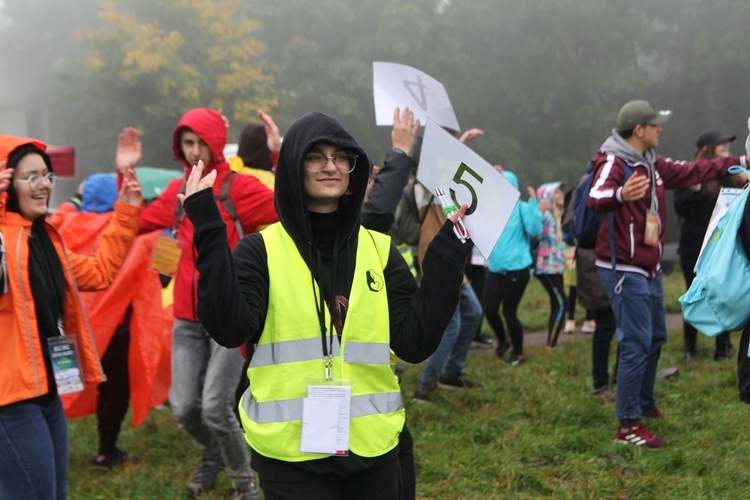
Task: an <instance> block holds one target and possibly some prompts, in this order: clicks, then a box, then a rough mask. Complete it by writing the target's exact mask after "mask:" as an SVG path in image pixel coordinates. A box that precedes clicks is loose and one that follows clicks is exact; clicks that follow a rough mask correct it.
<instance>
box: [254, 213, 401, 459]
mask: <svg viewBox="0 0 750 500" xmlns="http://www.w3.org/2000/svg"><path fill="white" fill-rule="evenodd" d="M261 235H262V236H263V241H264V244H265V247H266V255H267V265H268V274H269V278H270V279H269V287H268V288H269V289H268V312H267V315H266V321H265V325H264V329H263V332H262V334H261V336H260V339H259V341H258V346H257V347H256V350H255V353H254V354H253V358H252V360H251V362H250V366H249V368H248V370H247V374H248V378H249V380H250V386H249V388H248V389H247V391H246V392H245V394H244V395H243V397H242V402H241V404H240V419H241V421H242V426H243V428H244V430H245V438H246V440H247V441H248V443H249V444H250V446H251V447H252V448H253V449H254V450H256V451H257V452H258V453H260V454H262V455H264V456H267V457H270V458H275V459H277V460H284V461H289V462H299V461H306V460H313V459H319V458H325V457H327V456H328V455H322V454H316V453H302V452H301V451H300V436H301V427H302V426H301V420H302V408H303V399H304V398H305V397H306V396H307V387H308V385H310V384H320V383H322V382H321V380H322V379H323V377H324V375H325V363H324V359H323V349H322V339H321V332H320V326H319V320H318V316H317V308H316V301H315V294H314V293H313V285H312V277H311V274H310V270H309V268H308V267H307V264H306V263H305V261H304V260H303V259H302V257H301V255H300V253H299V251H298V250H297V247H296V245H295V244H294V241H293V240H292V239H291V237H290V236H289V235H288V234H287V233H286V231H284V229H283V227H282V226H281V224H279V223H276V224H274V225H271V226H269V227H268V228H266V229H264V230H263V231H262V232H261ZM390 249H391V243H390V238H389V237H388V236H385V235H383V234H380V233H371V232H369V231H367V230H365V229H363V228H360V230H359V235H358V242H357V255H356V260H355V268H354V278H353V281H352V286H351V290H350V297H348V305H347V312H346V321H345V323H344V329H343V332H342V336H341V342H340V343H339V339H338V337H337V336H336V334H335V333H334V334H333V344H334V347H333V358H332V362H333V367H332V370H333V378H334V379H341V380H344V381H346V382H345V383H347V384H349V385H351V387H352V400H351V415H350V429H349V449H350V450H351V451H352V452H353V453H356V454H357V455H360V456H363V457H376V456H380V455H382V454H384V453H386V452H388V451H390V450H391V449H393V448H394V447H395V446H396V445H397V443H398V435H399V433H400V432H401V429H402V428H403V425H404V417H405V415H404V404H403V401H402V398H401V391H400V388H399V385H398V380H397V378H396V376H395V375H394V373H393V371H392V369H391V350H390V322H389V310H388V296H387V290H386V286H385V279H384V271H383V270H384V268H385V266H386V264H387V262H388V258H389V255H390ZM315 293H316V294H318V296H319V293H320V292H319V289H317V286H316V290H315ZM325 312H326V320H325V324H326V325H330V314H329V312H328V309H327V308H326V311H325ZM329 335H330V332H329ZM329 341H330V337H328V336H327V337H326V342H329ZM316 379H318V380H316Z"/></svg>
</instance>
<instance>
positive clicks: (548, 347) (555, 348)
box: [544, 344, 560, 352]
mask: <svg viewBox="0 0 750 500" xmlns="http://www.w3.org/2000/svg"><path fill="white" fill-rule="evenodd" d="M559 350H560V347H559V346H557V345H549V344H547V345H545V346H544V352H552V351H559Z"/></svg>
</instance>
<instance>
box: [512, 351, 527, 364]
mask: <svg viewBox="0 0 750 500" xmlns="http://www.w3.org/2000/svg"><path fill="white" fill-rule="evenodd" d="M525 362H526V358H524V357H523V356H516V355H515V354H514V355H513V356H511V357H510V359H508V364H509V365H510V366H518V365H520V364H521V363H525Z"/></svg>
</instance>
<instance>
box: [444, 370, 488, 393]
mask: <svg viewBox="0 0 750 500" xmlns="http://www.w3.org/2000/svg"><path fill="white" fill-rule="evenodd" d="M438 387H440V388H441V389H447V390H449V391H457V390H459V389H481V388H482V387H484V385H483V384H481V383H479V382H474V381H472V380H469V379H468V378H466V376H465V375H464V374H463V373H462V374H460V375H458V376H457V377H446V376H445V375H440V377H439V378H438Z"/></svg>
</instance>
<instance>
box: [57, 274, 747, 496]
mask: <svg viewBox="0 0 750 500" xmlns="http://www.w3.org/2000/svg"><path fill="white" fill-rule="evenodd" d="M665 282H666V283H665V288H666V289H667V297H668V298H667V302H668V303H669V302H671V301H673V302H676V298H677V296H679V294H680V293H682V291H683V290H684V285H683V283H682V277H681V276H680V275H678V274H673V275H672V276H669V277H667V279H666V280H665ZM524 303H525V304H524V310H523V311H522V313H521V317H522V320H523V323H524V325H525V326H526V328H527V329H540V328H542V327H543V325H544V324H545V321H546V319H545V314H544V312H545V310H546V308H547V303H546V297H545V295H544V292H543V291H542V290H541V287H540V286H538V283H536V282H535V281H533V280H532V282H531V284H530V287H529V289H528V291H527V296H526V297H525V300H524ZM669 307H670V308H672V307H674V304H672V305H670V306H669ZM580 313H581V314H582V311H581V312H580ZM681 337H682V336H681V332H676V331H673V332H671V339H670V341H669V342H668V344H667V346H666V348H665V350H664V352H663V355H662V361H661V365H660V367H661V368H665V367H671V366H676V367H679V368H680V372H679V375H678V376H676V377H673V378H670V379H667V380H664V381H660V382H658V383H657V386H656V390H657V396H658V398H659V406H660V409H661V411H662V412H663V413H664V414H665V415H666V417H667V419H666V420H665V421H658V422H649V423H648V425H649V427H650V428H652V430H654V431H655V432H657V433H658V434H660V435H662V436H663V437H665V438H666V439H667V441H668V445H667V446H666V447H665V448H663V449H660V450H649V449H640V448H636V447H633V446H627V445H619V444H617V443H615V442H614V434H615V428H616V425H617V424H616V420H615V418H614V407H613V404H612V403H607V402H605V401H602V400H600V399H598V398H595V397H593V396H591V395H590V389H591V379H590V375H589V372H590V346H591V345H590V341H588V340H587V341H582V342H577V343H571V344H564V345H563V346H562V347H561V350H559V351H557V352H553V353H550V354H546V353H544V352H543V351H542V350H541V348H529V349H527V356H528V360H529V361H528V362H527V363H526V364H524V365H520V366H517V367H511V366H509V365H508V364H506V363H503V362H500V361H499V360H497V359H496V358H495V357H494V356H493V353H492V350H476V351H472V353H471V354H470V358H469V360H468V362H467V366H466V369H467V372H468V373H469V374H470V376H471V377H472V378H475V379H478V380H481V381H482V382H484V384H485V388H484V389H483V390H480V391H472V392H464V391H439V392H438V394H437V396H438V397H437V399H436V401H435V402H434V403H430V404H416V403H408V404H407V420H408V424H409V427H410V429H411V432H412V433H413V435H414V439H415V456H416V462H417V475H418V476H417V481H418V484H417V493H418V497H419V498H434V499H458V498H469V499H473V498H540V497H552V498H618V499H623V498H632V499H635V498H639V499H640V498H750V446H749V445H748V443H750V426H748V421H749V419H748V416H749V415H750V407H748V406H747V405H743V404H741V403H739V402H738V398H737V384H736V373H735V364H734V363H733V362H728V361H725V362H721V363H717V362H714V361H709V359H710V353H711V352H712V348H711V340H710V339H707V338H702V337H701V338H699V358H700V359H701V360H703V361H702V362H700V363H699V364H697V365H692V366H690V367H684V366H683V365H682V338H681ZM733 340H734V343H735V345H737V343H738V340H739V339H738V337H737V336H736V335H735V336H734V339H733ZM420 373H421V366H415V365H406V366H405V367H404V372H403V377H404V378H403V388H404V393H405V400H406V401H409V400H410V399H411V390H412V389H413V388H414V387H415V385H416V382H417V379H418V377H419V374H420ZM70 442H71V452H70V477H69V485H70V498H72V499H78V498H92V499H93V498H100V499H114V498H184V497H185V494H184V484H185V482H186V480H187V478H188V477H189V475H190V474H191V472H192V470H193V468H194V466H195V464H196V462H197V458H198V450H197V446H196V445H195V444H194V443H193V442H192V440H191V439H189V438H188V437H187V435H186V434H185V433H184V431H182V430H180V429H178V427H177V425H176V423H175V420H174V418H173V417H172V415H171V413H170V411H169V409H168V408H167V409H164V410H155V411H153V412H152V413H151V415H150V416H149V418H148V419H147V421H146V423H145V424H144V425H142V426H140V427H138V428H136V429H130V428H127V429H125V430H124V432H123V435H122V437H121V440H120V445H121V446H122V447H124V448H125V449H127V450H128V452H129V453H130V454H131V455H134V456H137V457H138V458H139V461H138V462H137V463H130V464H127V465H126V466H125V467H122V468H119V469H117V470H115V471H114V472H107V471H102V470H99V469H97V468H95V467H92V466H91V465H90V463H91V460H92V459H93V456H94V454H95V452H96V432H95V421H94V419H93V418H91V417H89V418H83V419H78V420H74V421H71V422H70ZM228 493H229V483H228V481H227V480H226V477H225V476H223V475H222V477H221V481H220V483H219V486H218V489H217V490H216V491H215V492H212V493H211V494H210V495H206V496H204V497H202V498H226V496H227V495H228Z"/></svg>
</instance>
